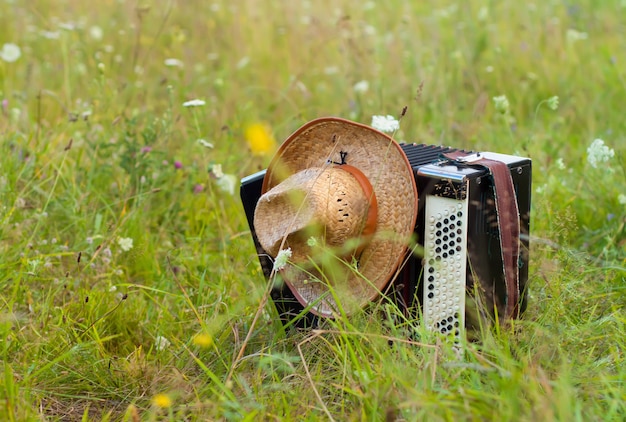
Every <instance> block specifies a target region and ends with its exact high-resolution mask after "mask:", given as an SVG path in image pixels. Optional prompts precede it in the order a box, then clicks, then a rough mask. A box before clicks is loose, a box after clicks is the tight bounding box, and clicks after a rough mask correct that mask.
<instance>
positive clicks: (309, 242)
mask: <svg viewBox="0 0 626 422" xmlns="http://www.w3.org/2000/svg"><path fill="white" fill-rule="evenodd" d="M306 244H307V245H309V246H310V247H311V248H314V247H315V246H317V245H319V241H318V240H317V238H316V237H315V236H311V237H309V238H308V239H307V241H306Z"/></svg>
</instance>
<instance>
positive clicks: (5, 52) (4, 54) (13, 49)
mask: <svg viewBox="0 0 626 422" xmlns="http://www.w3.org/2000/svg"><path fill="white" fill-rule="evenodd" d="M21 56H22V50H20V48H19V47H18V46H17V45H16V44H13V43H6V44H4V45H3V46H2V50H0V59H2V60H4V61H5V62H7V63H13V62H15V61H17V59H19V58H20V57H21Z"/></svg>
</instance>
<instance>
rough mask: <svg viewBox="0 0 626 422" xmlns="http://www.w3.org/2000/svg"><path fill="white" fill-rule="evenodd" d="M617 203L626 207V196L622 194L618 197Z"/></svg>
mask: <svg viewBox="0 0 626 422" xmlns="http://www.w3.org/2000/svg"><path fill="white" fill-rule="evenodd" d="M617 202H619V203H620V204H621V205H626V195H624V194H623V193H620V194H619V195H618V196H617Z"/></svg>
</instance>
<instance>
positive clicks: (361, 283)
mask: <svg viewBox="0 0 626 422" xmlns="http://www.w3.org/2000/svg"><path fill="white" fill-rule="evenodd" d="M333 162H334V163H345V164H349V165H351V166H354V167H356V168H357V169H359V170H360V171H361V172H362V173H363V174H364V175H365V176H366V177H367V179H368V180H369V182H370V183H371V185H372V187H373V190H374V193H375V195H376V199H377V202H378V214H377V225H376V231H375V233H374V234H373V236H372V238H371V241H370V242H369V243H367V245H366V246H365V247H364V248H363V250H362V252H361V253H360V255H359V257H358V262H356V263H355V262H352V263H350V262H348V263H345V262H342V261H341V260H340V259H339V258H337V260H336V261H337V262H336V265H335V266H332V265H331V266H328V265H325V266H324V268H320V266H317V265H310V264H308V263H307V262H299V260H298V259H294V260H293V263H291V264H289V265H287V266H286V267H285V268H284V269H283V270H282V271H281V275H282V277H283V278H284V280H285V282H286V283H287V285H288V286H289V288H290V289H291V290H292V292H293V293H294V295H295V296H296V298H297V299H298V300H299V301H300V302H301V303H302V304H303V305H304V306H311V308H310V309H311V311H312V312H314V313H316V314H318V315H322V316H326V317H332V316H333V315H334V314H335V313H336V312H339V311H340V310H342V311H344V312H346V313H352V312H353V311H355V310H356V309H359V308H362V307H364V306H366V305H367V304H368V303H369V302H370V301H372V300H374V299H376V298H377V297H378V296H379V295H380V292H381V291H382V290H383V289H384V288H385V286H386V285H387V284H388V282H389V281H390V280H391V279H392V278H393V277H394V275H395V274H396V271H397V269H398V266H399V264H400V263H401V262H402V260H403V259H404V258H405V252H406V247H407V244H408V242H409V239H410V237H411V234H412V233H413V230H414V227H415V220H416V217H417V189H416V186H415V180H414V178H413V171H412V169H411V167H410V164H409V162H408V160H407V158H406V156H405V155H404V153H403V152H402V150H401V148H400V146H399V145H398V144H397V143H396V142H395V141H394V140H393V139H392V138H391V137H389V136H387V135H385V134H383V133H381V132H378V131H376V130H374V129H373V128H371V127H369V126H365V125H362V124H358V123H354V122H350V121H348V120H344V119H339V118H322V119H317V120H313V121H311V122H309V123H307V124H306V125H304V126H303V127H301V128H300V129H299V130H297V131H296V132H295V133H294V134H292V135H291V136H290V137H289V138H288V139H287V140H286V141H285V142H284V143H283V144H282V145H281V147H280V149H279V150H278V152H277V154H276V156H275V157H274V158H273V160H272V162H271V163H270V166H269V167H268V170H267V173H266V175H265V179H264V182H263V192H264V193H265V192H267V191H269V190H270V189H272V188H274V187H275V186H277V185H279V184H280V183H281V182H283V181H285V179H287V178H288V177H289V176H292V175H294V174H296V173H298V172H300V171H302V170H305V169H308V168H318V169H319V168H324V167H328V166H332V164H330V163H333ZM322 174H323V172H322ZM277 208H279V207H277ZM305 212H308V211H305ZM275 216H276V219H277V220H276V221H278V219H280V218H281V216H280V213H279V212H278V211H277V212H276V214H275ZM255 219H256V218H255ZM305 219H306V218H305ZM255 231H256V232H257V234H259V233H264V232H266V231H273V228H272V227H271V223H270V224H266V223H265V222H264V223H263V224H258V223H257V222H255ZM287 234H289V231H288V230H287V231H285V233H284V234H283V236H285V235H287ZM261 236H263V234H261ZM272 236H274V238H275V236H276V234H275V233H274V234H273V235H272ZM278 246H280V244H278ZM273 249H274V252H275V251H276V247H274V248H273ZM296 256H298V253H297V252H294V256H293V258H296ZM349 264H352V265H349ZM327 268H328V269H329V271H326V269H327ZM329 286H332V289H329Z"/></svg>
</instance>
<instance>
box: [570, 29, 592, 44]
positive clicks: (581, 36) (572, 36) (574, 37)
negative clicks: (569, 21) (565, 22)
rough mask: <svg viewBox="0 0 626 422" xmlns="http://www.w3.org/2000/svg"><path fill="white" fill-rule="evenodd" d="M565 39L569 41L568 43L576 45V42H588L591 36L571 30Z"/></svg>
mask: <svg viewBox="0 0 626 422" xmlns="http://www.w3.org/2000/svg"><path fill="white" fill-rule="evenodd" d="M565 38H566V39H567V42H569V43H574V42H576V41H580V40H586V39H587V38H589V35H588V34H587V33H586V32H581V31H577V30H575V29H571V28H570V29H568V30H567V32H566V33H565Z"/></svg>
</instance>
